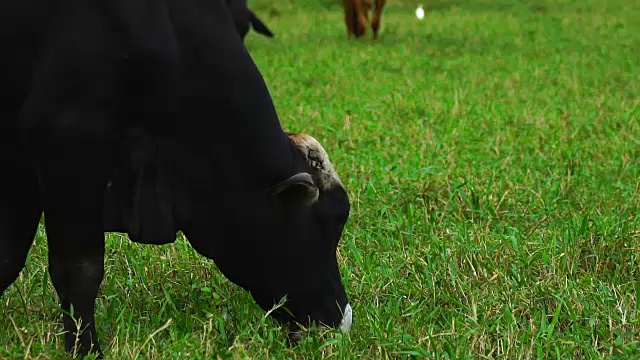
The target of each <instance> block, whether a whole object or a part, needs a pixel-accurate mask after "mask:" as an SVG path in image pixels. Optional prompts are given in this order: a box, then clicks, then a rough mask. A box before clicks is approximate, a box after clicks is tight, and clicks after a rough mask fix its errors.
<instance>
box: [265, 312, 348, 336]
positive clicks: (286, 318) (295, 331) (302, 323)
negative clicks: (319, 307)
mask: <svg viewBox="0 0 640 360" xmlns="http://www.w3.org/2000/svg"><path fill="white" fill-rule="evenodd" d="M263 308H264V307H263ZM267 311H268V310H267ZM269 313H270V314H271V316H272V317H273V318H275V319H276V320H277V321H278V322H279V323H280V324H282V325H286V326H288V328H289V343H290V344H291V345H295V344H297V343H298V341H300V340H302V339H303V338H304V336H305V335H306V334H307V333H308V331H307V329H308V328H309V326H310V325H311V323H312V322H315V323H316V324H318V325H321V326H325V327H330V328H334V329H338V330H340V331H341V332H342V333H345V334H346V333H348V332H349V330H351V325H352V324H353V309H352V308H351V305H350V304H348V303H347V304H346V305H344V307H343V309H342V310H341V311H340V313H339V314H337V315H338V317H335V316H333V318H334V320H333V321H331V320H329V318H328V317H327V316H319V317H318V318H317V319H314V318H312V317H311V316H308V317H307V318H306V319H300V318H294V317H293V316H292V313H291V312H290V311H288V310H287V309H283V308H277V309H272V311H269Z"/></svg>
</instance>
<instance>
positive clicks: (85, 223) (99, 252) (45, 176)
mask: <svg viewBox="0 0 640 360" xmlns="http://www.w3.org/2000/svg"><path fill="white" fill-rule="evenodd" d="M69 143H71V142H69ZM69 143H66V142H65V143H59V144H57V146H52V147H50V150H49V153H48V154H46V155H44V157H43V161H42V163H41V165H40V178H41V181H42V186H43V195H42V196H43V202H44V214H45V225H46V230H47V238H48V242H49V273H50V275H51V280H52V282H53V285H54V287H55V289H56V292H57V293H58V297H59V298H60V304H61V307H62V311H63V315H62V316H63V325H64V330H65V335H64V336H65V345H66V349H67V351H70V352H72V353H74V354H77V355H81V356H82V355H86V354H88V353H89V352H96V353H98V354H101V349H100V346H99V344H98V336H97V333H96V326H95V322H94V315H93V313H94V306H95V299H96V296H97V293H98V288H99V287H100V283H101V282H102V277H103V274H104V233H103V224H102V207H103V195H104V191H105V187H106V176H104V174H105V173H106V172H105V168H106V163H105V159H106V157H104V156H101V155H100V154H101V153H102V152H103V151H104V150H101V149H98V148H96V147H94V146H83V145H80V146H78V145H77V144H75V145H76V146H70V144H69Z"/></svg>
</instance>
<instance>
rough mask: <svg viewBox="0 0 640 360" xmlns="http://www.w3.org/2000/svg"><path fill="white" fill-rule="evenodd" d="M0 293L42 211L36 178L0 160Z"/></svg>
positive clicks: (21, 258)
mask: <svg viewBox="0 0 640 360" xmlns="http://www.w3.org/2000/svg"><path fill="white" fill-rule="evenodd" d="M0 168H1V169H3V170H4V171H5V174H8V175H6V176H1V177H0V295H2V293H3V292H4V290H6V288H7V287H9V285H11V283H13V281H14V280H15V279H16V278H17V277H18V274H19V273H20V271H21V270H22V268H23V267H24V263H25V260H26V259H27V254H28V253H29V248H30V247H31V243H32V242H33V238H34V235H35V232H36V229H37V228H38V221H39V220H40V214H41V212H42V209H41V206H40V189H39V188H38V179H37V177H36V176H35V174H33V173H31V172H30V171H29V170H27V169H24V168H21V167H18V166H15V165H13V164H10V163H7V162H3V161H0Z"/></svg>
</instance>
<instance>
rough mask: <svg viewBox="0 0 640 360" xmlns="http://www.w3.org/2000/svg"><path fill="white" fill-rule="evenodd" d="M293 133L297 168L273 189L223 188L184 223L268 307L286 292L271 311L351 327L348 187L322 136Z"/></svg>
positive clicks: (195, 241) (197, 243)
mask: <svg viewBox="0 0 640 360" xmlns="http://www.w3.org/2000/svg"><path fill="white" fill-rule="evenodd" d="M289 140H290V142H291V151H292V153H293V154H294V163H295V164H296V165H295V168H296V170H294V171H293V173H292V174H291V175H290V176H289V177H288V178H286V179H283V180H281V181H280V182H278V183H276V184H271V185H270V186H268V187H267V188H264V187H260V188H256V189H253V190H245V189H246V186H244V185H243V186H238V187H237V188H236V190H227V191H221V192H219V193H218V195H217V198H216V200H217V201H216V202H213V203H211V202H209V201H207V203H210V206H213V207H215V208H216V210H209V211H205V213H208V215H207V217H208V219H204V218H201V219H200V220H195V221H194V222H192V225H188V224H187V225H186V226H183V227H182V228H183V229H184V231H185V234H186V236H187V238H189V240H190V242H191V243H192V245H193V246H194V248H195V249H196V250H198V251H199V252H201V253H202V254H204V255H205V256H207V257H210V258H212V259H214V261H215V262H216V264H217V265H218V267H219V268H220V270H221V271H222V272H223V273H224V274H225V276H227V277H228V278H229V279H230V280H231V281H233V282H235V283H236V284H238V285H240V286H242V287H243V288H245V289H247V290H248V291H250V292H251V295H252V296H253V298H254V299H255V301H256V302H257V303H258V304H259V305H260V306H261V307H262V308H263V309H264V310H266V311H270V310H272V309H273V308H274V305H276V304H278V302H279V301H280V300H281V299H282V298H286V302H285V304H284V306H282V307H280V308H277V309H276V310H274V311H273V312H271V314H272V315H273V316H274V317H275V318H276V319H277V320H279V321H280V322H281V323H284V324H288V325H291V326H293V327H294V328H297V325H303V326H308V325H309V324H310V323H311V322H315V323H317V324H323V325H327V326H330V327H334V328H340V329H341V330H343V331H345V332H346V331H348V330H349V328H350V326H351V320H352V313H351V311H352V310H351V306H350V305H349V304H348V302H347V297H346V294H345V290H344V287H343V285H342V282H341V279H340V272H339V269H338V262H337V259H336V252H337V246H338V240H339V239H340V237H341V235H342V232H343V228H344V226H345V223H346V222H347V218H348V216H349V209H350V205H349V199H348V196H347V192H346V191H345V189H344V187H343V185H342V182H341V181H340V179H339V177H338V175H337V174H336V171H335V170H334V168H333V166H332V164H331V162H330V161H329V157H328V156H327V153H326V151H325V150H324V149H323V147H322V146H321V145H320V143H319V142H318V141H316V140H315V139H314V138H312V137H311V136H308V135H303V134H289ZM249 187H250V186H249ZM197 213H198V214H201V213H202V212H201V211H197ZM212 214H215V215H212ZM192 215H195V214H193V213H192ZM193 217H194V216H190V218H193ZM196 223H197V225H195V224H196ZM204 223H206V225H207V226H206V230H204V229H203V228H202V224H204ZM204 231H208V234H203V232H204Z"/></svg>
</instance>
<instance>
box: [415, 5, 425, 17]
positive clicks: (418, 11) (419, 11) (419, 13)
mask: <svg viewBox="0 0 640 360" xmlns="http://www.w3.org/2000/svg"><path fill="white" fill-rule="evenodd" d="M416 17H417V18H418V20H422V19H424V9H423V8H422V5H418V8H417V9H416Z"/></svg>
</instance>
